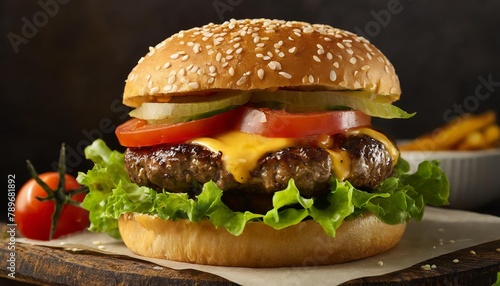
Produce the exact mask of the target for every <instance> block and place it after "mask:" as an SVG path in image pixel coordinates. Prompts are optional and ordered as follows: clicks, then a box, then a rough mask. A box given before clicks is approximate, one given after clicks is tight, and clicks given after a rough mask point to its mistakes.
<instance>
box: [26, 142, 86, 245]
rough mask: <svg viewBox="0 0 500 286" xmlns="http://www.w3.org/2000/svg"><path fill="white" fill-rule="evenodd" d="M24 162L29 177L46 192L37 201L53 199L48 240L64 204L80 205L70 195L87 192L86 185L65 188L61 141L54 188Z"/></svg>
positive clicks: (64, 154)
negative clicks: (44, 195) (72, 188)
mask: <svg viewBox="0 0 500 286" xmlns="http://www.w3.org/2000/svg"><path fill="white" fill-rule="evenodd" d="M26 164H27V166H28V170H29V172H30V174H31V177H33V179H35V181H36V182H37V184H38V185H39V186H40V187H42V189H43V190H44V191H45V192H46V193H47V196H46V197H43V198H42V197H38V196H37V197H36V198H37V199H38V200H39V201H42V202H44V201H54V212H53V213H52V222H51V225H50V234H49V240H52V237H53V236H54V233H55V231H56V227H57V222H58V221H59V217H60V216H61V212H62V210H63V208H64V205H65V204H70V205H74V206H78V207H80V203H79V202H77V201H75V200H73V199H71V197H72V196H74V195H76V194H80V193H87V192H88V187H85V186H84V187H81V188H78V189H74V190H69V191H66V190H65V185H66V177H65V176H66V146H65V144H64V143H63V144H62V145H61V150H60V152H59V163H58V165H57V173H58V174H59V181H58V183H57V187H56V189H54V190H53V189H51V188H50V187H49V186H48V185H47V184H46V183H45V182H44V181H42V180H41V179H40V177H39V176H38V173H37V171H36V170H35V167H34V166H33V164H32V163H31V162H30V161H29V160H27V161H26Z"/></svg>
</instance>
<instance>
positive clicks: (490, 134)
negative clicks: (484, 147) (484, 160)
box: [484, 125, 500, 148]
mask: <svg viewBox="0 0 500 286" xmlns="http://www.w3.org/2000/svg"><path fill="white" fill-rule="evenodd" d="M484 137H485V138H484V140H485V141H486V142H488V147H489V148H492V147H497V146H498V145H499V144H500V126H498V125H491V126H488V127H487V128H486V130H485V131H484Z"/></svg>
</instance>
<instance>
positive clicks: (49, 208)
mask: <svg viewBox="0 0 500 286" xmlns="http://www.w3.org/2000/svg"><path fill="white" fill-rule="evenodd" d="M39 177H40V179H41V180H42V181H44V182H45V183H46V184H47V185H48V186H49V187H50V188H51V189H55V188H56V187H57V183H58V182H59V174H58V173H57V172H48V173H43V174H40V176H39ZM65 179H66V184H65V189H66V190H74V189H77V188H80V185H79V184H78V182H77V181H76V179H75V178H74V177H73V176H71V175H66V176H65ZM46 196H47V193H46V192H45V191H44V190H43V189H42V187H40V185H38V183H37V182H36V181H35V180H34V179H30V180H28V181H27V182H26V183H25V184H24V185H23V186H22V187H21V189H19V193H18V194H17V196H16V209H15V212H14V215H15V219H16V223H17V229H18V230H19V232H20V233H21V235H23V236H24V237H27V238H31V239H39V240H48V239H49V234H50V226H51V223H52V213H53V212H54V201H44V202H41V201H39V200H38V199H37V198H36V197H40V198H44V197H46ZM84 197H85V194H77V195H74V196H73V197H72V199H73V200H75V201H78V202H81V201H83V198H84ZM88 225H89V212H88V211H87V210H85V209H83V208H80V207H78V206H74V205H68V204H65V205H64V206H63V209H62V212H61V216H60V217H59V221H58V222H57V228H56V230H55V233H54V237H53V238H57V237H59V236H62V235H65V234H69V233H73V232H77V231H81V230H84V229H85V228H86V227H87V226H88Z"/></svg>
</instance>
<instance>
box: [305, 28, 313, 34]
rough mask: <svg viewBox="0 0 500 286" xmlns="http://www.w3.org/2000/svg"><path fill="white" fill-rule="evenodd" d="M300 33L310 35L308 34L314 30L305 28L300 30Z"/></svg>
mask: <svg viewBox="0 0 500 286" xmlns="http://www.w3.org/2000/svg"><path fill="white" fill-rule="evenodd" d="M302 32H304V33H306V34H310V33H312V32H314V28H313V27H305V28H303V29H302Z"/></svg>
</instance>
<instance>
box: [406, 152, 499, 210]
mask: <svg viewBox="0 0 500 286" xmlns="http://www.w3.org/2000/svg"><path fill="white" fill-rule="evenodd" d="M401 156H402V157H403V158H404V159H405V160H406V161H408V163H410V167H411V170H412V171H414V170H416V168H417V166H418V164H419V163H420V162H422V161H424V160H439V162H440V166H441V168H442V169H443V171H444V172H445V173H446V175H447V176H448V179H449V181H450V199H449V201H450V205H449V207H450V208H454V209H468V210H472V209H475V208H477V207H481V206H484V205H486V204H488V203H490V202H493V201H495V200H498V199H500V148H499V149H490V150H479V151H402V152H401Z"/></svg>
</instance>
